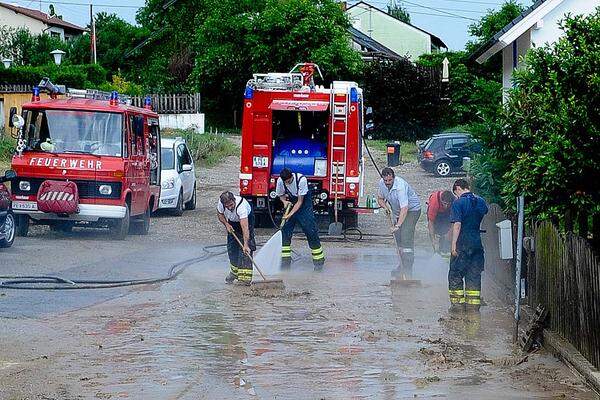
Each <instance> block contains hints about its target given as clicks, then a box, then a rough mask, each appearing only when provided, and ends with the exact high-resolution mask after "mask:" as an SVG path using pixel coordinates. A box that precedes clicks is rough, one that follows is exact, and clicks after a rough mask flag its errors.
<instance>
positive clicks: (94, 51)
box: [90, 4, 96, 64]
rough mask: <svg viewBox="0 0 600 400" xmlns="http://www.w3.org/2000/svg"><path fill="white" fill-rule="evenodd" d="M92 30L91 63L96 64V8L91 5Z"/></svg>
mask: <svg viewBox="0 0 600 400" xmlns="http://www.w3.org/2000/svg"><path fill="white" fill-rule="evenodd" d="M90 28H91V30H92V32H91V36H90V54H91V57H90V61H91V63H92V64H96V21H95V20H94V6H93V5H92V4H90Z"/></svg>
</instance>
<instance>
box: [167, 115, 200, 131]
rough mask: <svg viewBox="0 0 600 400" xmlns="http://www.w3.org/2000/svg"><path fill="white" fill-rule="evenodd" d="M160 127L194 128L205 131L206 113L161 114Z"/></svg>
mask: <svg viewBox="0 0 600 400" xmlns="http://www.w3.org/2000/svg"><path fill="white" fill-rule="evenodd" d="M159 117H160V127H161V128H171V129H190V128H192V129H194V130H195V131H196V132H198V133H204V114H200V113H198V114H159Z"/></svg>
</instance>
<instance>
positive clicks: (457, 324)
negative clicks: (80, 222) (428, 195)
mask: <svg viewBox="0 0 600 400" xmlns="http://www.w3.org/2000/svg"><path fill="white" fill-rule="evenodd" d="M236 162H237V160H236V159H235V158H231V159H229V160H226V162H225V163H224V164H222V165H221V166H219V167H216V168H214V169H213V170H211V171H207V170H202V171H200V187H199V189H200V193H201V194H202V195H201V196H199V200H200V199H201V202H200V205H199V208H198V209H197V210H196V211H194V212H191V213H187V214H185V215H184V217H182V218H174V217H165V216H163V217H160V218H157V219H155V220H154V221H153V226H152V228H151V229H152V233H151V235H150V236H148V237H131V238H129V239H128V240H127V241H126V242H116V241H110V240H108V239H107V238H106V237H105V236H104V234H103V233H102V232H95V231H80V230H76V231H75V232H74V233H73V234H71V235H64V234H55V233H51V232H48V231H47V230H46V229H45V228H39V229H35V230H34V232H33V233H34V234H33V235H32V237H30V238H17V242H16V243H15V246H14V247H13V248H11V249H9V250H4V251H2V252H1V253H0V275H4V274H28V275H29V274H35V275H41V274H52V275H60V276H64V277H67V278H84V277H85V278H102V279H121V278H146V277H154V276H162V275H164V274H166V272H167V270H168V269H169V266H170V265H171V264H172V263H175V262H178V261H181V260H185V259H189V258H192V257H196V256H198V255H199V254H201V253H202V247H203V246H204V245H207V244H214V243H218V242H221V241H222V236H223V234H222V232H221V231H222V229H221V228H220V227H219V226H218V225H217V223H216V222H215V221H214V220H215V218H214V200H215V199H216V196H217V194H218V193H219V192H220V191H222V190H223V189H224V188H228V187H232V188H235V186H236V183H237V182H236V174H237V172H236V171H237V163H236ZM399 171H402V173H404V175H405V176H406V178H407V180H409V182H411V183H413V184H414V186H415V189H416V190H417V192H419V191H421V193H425V192H427V191H429V190H432V189H433V188H436V187H437V186H439V185H444V184H448V183H449V181H450V180H437V179H435V178H431V177H429V176H428V175H426V174H424V173H422V172H421V171H419V170H418V169H417V168H415V166H414V165H413V166H411V165H405V166H403V167H401V168H400V169H399ZM370 177H371V179H370V187H374V182H375V178H374V176H373V174H372V173H371V176H370ZM369 191H370V193H373V192H374V189H370V190H369ZM422 197H423V201H424V200H425V195H423V194H422ZM383 227H385V221H384V220H383V218H382V216H379V215H371V216H367V217H365V218H363V219H362V220H361V229H363V231H365V232H370V233H382V232H383ZM262 233H263V236H264V237H267V236H268V234H269V232H268V231H264V232H262ZM417 240H418V243H419V245H420V246H419V248H418V249H417V259H416V263H415V269H416V270H417V273H416V274H417V277H418V278H419V279H422V281H423V286H422V287H420V288H403V287H397V286H395V285H390V271H391V270H392V269H394V268H395V264H396V262H397V260H396V253H395V251H394V250H393V249H392V248H391V241H388V240H382V239H377V238H368V239H366V240H365V241H363V242H360V243H353V244H347V243H345V244H339V243H326V244H325V245H324V247H325V250H326V255H327V264H326V268H325V271H324V272H322V273H315V272H313V271H312V266H311V262H310V259H309V258H308V251H307V247H306V242H305V241H301V240H296V241H294V248H295V249H296V250H297V251H298V252H299V254H300V256H301V257H300V258H299V259H298V260H297V262H296V263H295V264H294V266H293V268H292V270H291V271H290V272H286V273H285V274H284V275H282V277H283V279H284V281H285V284H286V291H285V292H284V293H279V292H264V293H260V292H259V293H255V292H251V291H250V290H249V289H247V288H244V287H239V286H227V285H225V284H224V283H223V279H224V276H225V274H226V268H227V267H226V265H227V262H226V256H224V255H217V256H215V257H213V258H211V259H210V260H207V261H204V262H200V263H197V264H195V265H193V266H191V267H189V268H188V269H186V270H185V272H183V273H182V274H181V275H180V276H179V277H178V279H176V280H174V281H171V282H169V283H164V284H161V285H147V286H137V287H132V288H118V289H109V290H86V291H79V290H75V291H51V292H49V291H35V292H32V291H10V290H3V291H0V348H1V350H2V351H1V352H0V399H80V398H81V399H89V398H92V399H93V398H99V399H119V398H130V399H230V398H263V399H275V398H276V399H353V398H356V399H359V398H360V399H362V398H372V399H401V398H414V397H417V398H451V399H453V398H456V399H458V398H474V399H522V398H538V399H555V398H574V399H575V398H576V399H592V398H595V397H594V395H593V394H592V393H591V392H590V391H589V389H587V387H586V386H584V385H583V384H582V383H581V380H580V379H579V378H578V377H576V376H575V375H573V374H572V373H571V371H570V370H569V369H568V368H566V367H565V366H563V365H562V364H561V363H559V362H558V361H557V360H556V359H555V358H554V357H552V356H551V355H549V354H547V353H546V352H544V351H539V352H538V353H536V354H532V355H530V356H529V357H527V358H525V357H523V356H522V355H521V354H520V353H518V352H517V351H516V350H515V349H514V347H513V346H512V344H511V327H512V320H511V313H510V310H509V309H508V308H505V307H504V306H502V305H501V303H499V302H498V301H497V300H496V298H495V297H494V295H493V294H492V293H491V292H490V291H489V290H487V291H486V290H485V289H484V297H485V301H486V302H487V303H488V306H486V307H483V308H482V312H481V315H461V316H453V315H449V314H448V312H447V307H448V299H447V291H446V274H447V264H446V263H445V262H444V261H443V260H442V259H440V258H438V257H437V256H432V255H431V254H430V253H429V251H428V243H427V242H426V239H425V230H424V218H422V220H421V221H420V229H419V236H418V239H417ZM217 250H218V249H217ZM212 251H215V249H212Z"/></svg>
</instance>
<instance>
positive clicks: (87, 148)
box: [10, 80, 160, 239]
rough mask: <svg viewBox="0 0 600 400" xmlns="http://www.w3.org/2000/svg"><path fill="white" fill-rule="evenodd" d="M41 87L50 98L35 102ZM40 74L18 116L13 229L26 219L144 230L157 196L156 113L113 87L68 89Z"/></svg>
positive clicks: (66, 226)
mask: <svg viewBox="0 0 600 400" xmlns="http://www.w3.org/2000/svg"><path fill="white" fill-rule="evenodd" d="M40 88H42V89H44V88H45V89H46V90H48V92H49V93H50V97H51V98H50V99H48V100H40V97H39V91H40ZM62 93H64V88H61V87H59V86H55V85H53V84H52V83H51V82H49V81H48V80H43V81H42V82H41V83H40V85H39V87H37V86H36V87H35V88H34V93H33V97H32V101H31V102H30V103H26V104H24V105H23V110H22V114H21V115H17V114H16V110H11V114H13V115H12V116H11V120H10V124H11V125H12V126H14V127H15V128H17V130H18V133H17V139H18V143H17V152H16V154H15V155H14V156H13V159H12V169H13V170H14V171H15V172H16V173H17V176H18V178H17V179H16V180H15V181H14V182H13V183H12V201H13V206H12V207H13V210H14V213H15V215H16V217H17V233H18V234H19V235H21V236H25V235H27V232H28V229H29V224H30V221H31V222H34V223H37V224H45V225H50V227H51V228H52V229H55V230H62V231H69V230H71V229H72V227H73V226H74V225H75V224H77V225H85V226H92V227H108V228H109V229H110V231H111V233H112V235H113V236H114V237H115V238H117V239H124V238H125V237H126V236H127V234H128V233H129V232H130V231H131V233H137V234H142V235H145V234H147V233H148V229H149V226H150V215H151V213H152V211H154V210H156V208H157V206H158V201H159V198H160V151H159V149H160V147H159V146H160V130H159V124H158V114H156V113H154V112H153V111H152V110H150V104H149V99H147V103H146V107H145V108H138V107H132V106H130V105H128V104H127V103H126V102H124V101H123V99H119V95H118V94H117V93H116V92H112V93H104V92H98V91H93V90H87V91H82V90H69V91H68V93H67V96H66V97H65V98H61V99H59V98H58V96H57V95H59V94H62Z"/></svg>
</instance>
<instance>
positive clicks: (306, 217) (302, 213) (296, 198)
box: [275, 168, 325, 271]
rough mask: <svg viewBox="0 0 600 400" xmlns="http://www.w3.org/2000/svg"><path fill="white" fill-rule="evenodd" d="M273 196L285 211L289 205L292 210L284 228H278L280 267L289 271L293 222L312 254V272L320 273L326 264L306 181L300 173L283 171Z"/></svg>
mask: <svg viewBox="0 0 600 400" xmlns="http://www.w3.org/2000/svg"><path fill="white" fill-rule="evenodd" d="M275 193H276V194H277V196H278V197H279V199H280V200H281V201H282V202H283V205H284V208H286V209H287V208H288V206H289V205H291V206H292V207H291V210H290V212H289V213H288V214H287V220H286V222H285V225H283V227H282V228H281V234H282V240H281V244H282V247H281V267H282V268H289V267H290V266H291V263H292V235H293V233H294V227H295V226H296V223H298V224H300V227H301V228H302V231H303V232H304V234H305V235H306V239H307V240H308V246H309V247H310V250H311V253H312V260H313V265H314V269H315V271H321V270H322V269H323V264H324V263H325V255H324V254H323V247H321V240H320V239H319V230H318V228H317V221H316V220H315V214H314V211H313V204H312V193H311V190H310V189H309V187H308V180H307V179H306V177H305V176H304V175H302V174H300V173H292V171H290V170H289V169H288V168H284V169H282V170H281V172H280V173H279V178H277V187H276V188H275Z"/></svg>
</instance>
